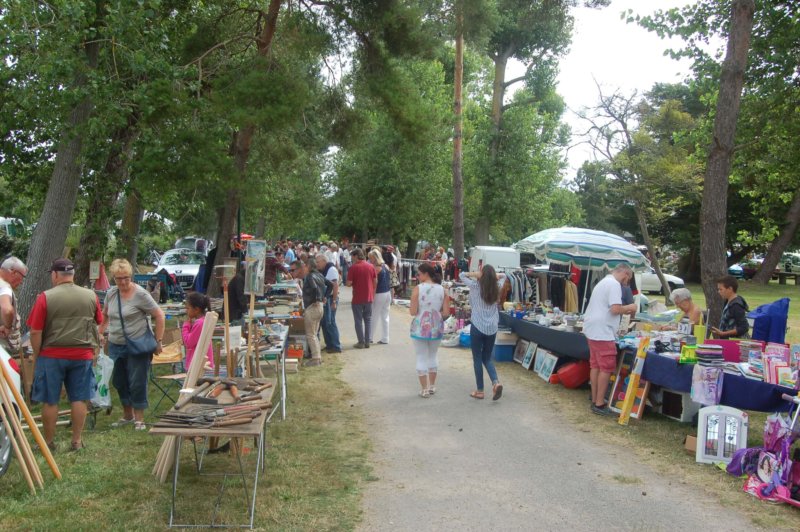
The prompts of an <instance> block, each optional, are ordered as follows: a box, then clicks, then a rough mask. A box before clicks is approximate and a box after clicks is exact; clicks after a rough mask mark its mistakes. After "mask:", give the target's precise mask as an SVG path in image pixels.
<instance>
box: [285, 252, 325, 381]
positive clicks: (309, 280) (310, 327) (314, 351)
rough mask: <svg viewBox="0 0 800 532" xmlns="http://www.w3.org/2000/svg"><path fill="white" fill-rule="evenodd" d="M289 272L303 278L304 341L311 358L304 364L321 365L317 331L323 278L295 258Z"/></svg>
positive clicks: (322, 298)
mask: <svg viewBox="0 0 800 532" xmlns="http://www.w3.org/2000/svg"><path fill="white" fill-rule="evenodd" d="M289 273H291V274H292V277H293V278H294V279H297V280H300V279H302V280H303V308H304V310H303V324H304V325H305V329H306V342H308V349H309V351H311V360H309V361H308V362H306V363H305V364H303V365H304V366H320V365H322V354H321V353H320V348H319V338H317V331H318V330H319V323H320V321H322V316H323V314H324V310H323V303H324V302H325V291H326V287H325V284H326V283H325V278H324V277H323V276H322V274H321V273H319V272H318V271H316V270H311V269H310V268H309V267H308V266H307V265H306V263H304V262H302V261H299V260H296V261H294V262H293V263H292V265H291V267H290V269H289Z"/></svg>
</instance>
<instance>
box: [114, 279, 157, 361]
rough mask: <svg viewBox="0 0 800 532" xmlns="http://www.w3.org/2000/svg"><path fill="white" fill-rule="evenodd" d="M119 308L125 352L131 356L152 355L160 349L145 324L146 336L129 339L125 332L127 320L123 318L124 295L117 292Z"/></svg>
mask: <svg viewBox="0 0 800 532" xmlns="http://www.w3.org/2000/svg"><path fill="white" fill-rule="evenodd" d="M117 306H118V308H119V321H120V323H122V336H124V337H125V350H126V351H127V352H128V355H129V356H134V357H138V356H144V355H152V354H153V353H155V352H156V349H157V348H158V342H156V337H155V335H153V331H152V330H150V326H149V325H147V324H145V328H144V334H143V335H142V336H140V337H139V338H129V337H128V333H126V332H125V320H124V319H123V318H122V294H121V293H120V292H119V290H117Z"/></svg>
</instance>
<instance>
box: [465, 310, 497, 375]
mask: <svg viewBox="0 0 800 532" xmlns="http://www.w3.org/2000/svg"><path fill="white" fill-rule="evenodd" d="M469 330H470V333H469V344H470V347H471V348H472V366H473V368H474V369H475V383H476V385H477V390H478V391H483V366H486V371H487V372H488V373H489V379H491V381H492V384H494V383H495V382H497V370H496V369H494V360H492V352H493V351H494V339H495V337H496V336H497V333H495V334H483V333H482V332H480V331H479V330H478V328H477V327H475V325H473V326H472V327H470V329H469Z"/></svg>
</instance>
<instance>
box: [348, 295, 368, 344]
mask: <svg viewBox="0 0 800 532" xmlns="http://www.w3.org/2000/svg"><path fill="white" fill-rule="evenodd" d="M351 306H352V307H353V319H354V320H355V322H356V337H357V338H358V343H360V344H364V345H369V343H370V341H372V338H370V335H371V334H372V303H354V304H353V305H351Z"/></svg>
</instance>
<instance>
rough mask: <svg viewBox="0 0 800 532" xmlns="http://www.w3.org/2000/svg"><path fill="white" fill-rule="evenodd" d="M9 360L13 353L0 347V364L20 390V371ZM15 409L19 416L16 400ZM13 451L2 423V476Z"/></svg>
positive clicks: (0, 412) (0, 431)
mask: <svg viewBox="0 0 800 532" xmlns="http://www.w3.org/2000/svg"><path fill="white" fill-rule="evenodd" d="M9 360H11V355H9V354H8V353H7V352H6V350H5V349H3V348H2V347H0V364H3V365H5V368H6V372H7V373H8V374H9V375H11V381H12V383H13V384H14V387H15V388H16V389H17V391H18V392H19V391H20V390H21V387H20V379H19V373H18V372H17V369H16V368H15V367H14V366H12V365H11V364H10V363H9ZM0 381H2V379H0ZM4 385H5V384H4V383H2V382H0V386H4ZM11 400H12V401H14V398H13V397H12V398H11ZM14 410H15V413H14V415H16V416H17V417H19V415H20V412H19V409H18V408H17V404H16V402H14ZM3 415H4V414H3V411H2V409H0V416H3ZM11 451H12V447H11V438H10V436H9V435H8V434H7V433H6V429H5V426H4V424H3V423H0V477H2V476H3V475H4V474H5V473H6V471H8V467H9V465H11V459H12V457H13V456H14V453H12V452H11Z"/></svg>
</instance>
